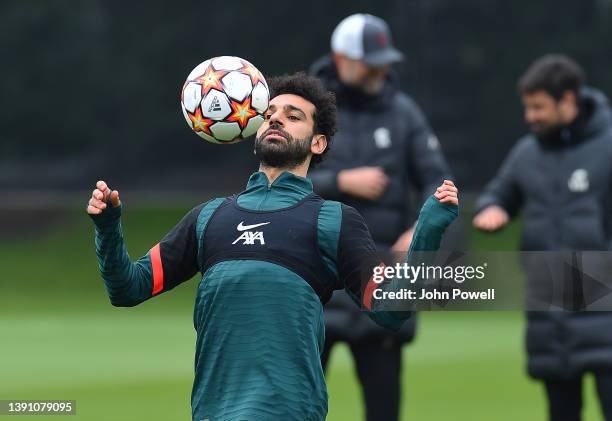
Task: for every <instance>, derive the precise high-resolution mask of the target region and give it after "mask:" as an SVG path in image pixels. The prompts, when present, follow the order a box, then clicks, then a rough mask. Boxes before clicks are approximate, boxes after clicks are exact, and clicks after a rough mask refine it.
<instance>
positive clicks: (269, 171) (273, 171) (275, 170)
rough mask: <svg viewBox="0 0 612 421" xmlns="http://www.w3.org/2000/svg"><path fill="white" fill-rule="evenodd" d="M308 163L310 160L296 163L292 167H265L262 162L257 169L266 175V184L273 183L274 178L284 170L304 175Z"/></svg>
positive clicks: (306, 171) (300, 175)
mask: <svg viewBox="0 0 612 421" xmlns="http://www.w3.org/2000/svg"><path fill="white" fill-rule="evenodd" d="M307 161H309V160H307ZM309 164H310V162H304V163H303V164H302V165H298V166H297V167H294V168H282V167H267V166H264V165H263V164H260V165H259V171H261V172H263V173H264V174H266V176H267V177H268V184H272V183H274V180H276V179H277V178H278V177H279V176H280V175H281V174H282V173H284V172H285V171H287V172H290V173H291V174H293V175H297V176H299V177H306V174H307V173H308V166H309Z"/></svg>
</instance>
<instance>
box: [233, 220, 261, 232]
mask: <svg viewBox="0 0 612 421" xmlns="http://www.w3.org/2000/svg"><path fill="white" fill-rule="evenodd" d="M242 224H244V221H243V222H241V223H239V224H238V226H237V227H236V229H237V230H238V231H246V230H250V229H253V228H257V227H261V226H262V225H268V224H269V222H262V223H261V224H253V225H242Z"/></svg>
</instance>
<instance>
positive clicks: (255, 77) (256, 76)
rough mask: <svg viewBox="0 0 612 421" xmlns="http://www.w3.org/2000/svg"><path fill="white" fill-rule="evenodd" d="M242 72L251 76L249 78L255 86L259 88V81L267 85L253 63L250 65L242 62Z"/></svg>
mask: <svg viewBox="0 0 612 421" xmlns="http://www.w3.org/2000/svg"><path fill="white" fill-rule="evenodd" d="M240 70H241V71H242V72H243V73H245V74H247V75H249V77H250V78H251V82H252V83H253V86H257V82H259V81H261V83H263V84H264V85H266V81H265V80H264V78H263V76H262V75H261V73H260V72H259V70H257V69H256V68H255V67H254V66H253V65H252V64H251V63H248V62H246V61H244V60H242V68H241V69H240Z"/></svg>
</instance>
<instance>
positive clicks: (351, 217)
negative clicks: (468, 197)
mask: <svg viewBox="0 0 612 421" xmlns="http://www.w3.org/2000/svg"><path fill="white" fill-rule="evenodd" d="M458 205H459V199H458V189H457V187H455V185H454V183H453V182H452V181H450V180H444V183H443V184H442V185H441V186H440V187H438V188H437V189H436V192H435V193H434V194H433V195H432V196H430V197H429V199H427V201H426V202H425V204H424V205H423V207H422V208H421V212H420V214H419V219H418V221H417V224H416V228H415V232H414V236H413V239H412V242H411V244H410V249H409V250H408V253H407V254H406V258H405V261H406V263H407V264H409V265H419V264H421V263H426V262H421V261H420V260H419V259H423V254H422V253H417V252H421V251H437V250H438V249H439V248H440V243H441V242H442V236H443V235H444V232H445V231H446V229H447V228H448V226H449V225H450V224H451V223H452V222H453V221H454V220H455V218H456V217H457V215H458V210H459V208H458ZM342 209H343V212H342V227H341V232H340V243H339V249H338V270H339V274H340V278H341V279H342V280H343V282H344V285H345V288H346V290H347V292H348V293H349V295H350V296H351V298H352V299H353V300H354V301H355V303H356V304H357V305H359V306H363V307H365V308H366V309H367V310H368V315H369V316H370V318H371V319H372V320H374V321H375V322H376V323H378V324H379V325H381V326H383V327H386V328H388V329H391V330H398V329H399V328H400V327H401V325H402V324H403V322H404V321H405V320H407V319H408V318H409V317H410V315H411V314H412V312H410V311H377V310H376V308H375V307H373V306H372V300H371V295H372V293H373V289H374V288H383V289H385V290H387V291H391V290H394V289H399V288H401V285H400V284H399V283H398V282H396V281H394V280H391V281H390V282H386V283H383V284H380V285H378V284H375V283H374V282H373V280H372V279H371V280H370V283H368V284H367V285H366V286H365V288H363V285H362V283H361V281H362V279H361V273H362V270H363V269H364V265H365V267H371V268H372V270H371V271H370V272H369V273H373V272H374V267H376V266H378V265H380V264H382V262H381V260H380V259H379V258H378V255H377V253H376V248H375V246H374V242H373V241H372V237H371V236H370V233H369V231H368V228H367V227H366V225H365V222H364V221H363V218H362V217H361V215H359V213H357V211H355V210H354V209H353V208H351V207H348V206H343V208H342Z"/></svg>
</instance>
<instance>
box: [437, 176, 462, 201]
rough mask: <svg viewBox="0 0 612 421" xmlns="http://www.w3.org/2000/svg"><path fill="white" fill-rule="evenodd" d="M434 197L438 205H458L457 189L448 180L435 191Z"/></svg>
mask: <svg viewBox="0 0 612 421" xmlns="http://www.w3.org/2000/svg"><path fill="white" fill-rule="evenodd" d="M434 197H435V198H436V199H438V202H440V203H446V204H449V205H459V189H457V187H455V183H453V182H452V181H450V180H444V183H442V185H441V186H440V187H438V188H437V189H436V192H435V193H434Z"/></svg>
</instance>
